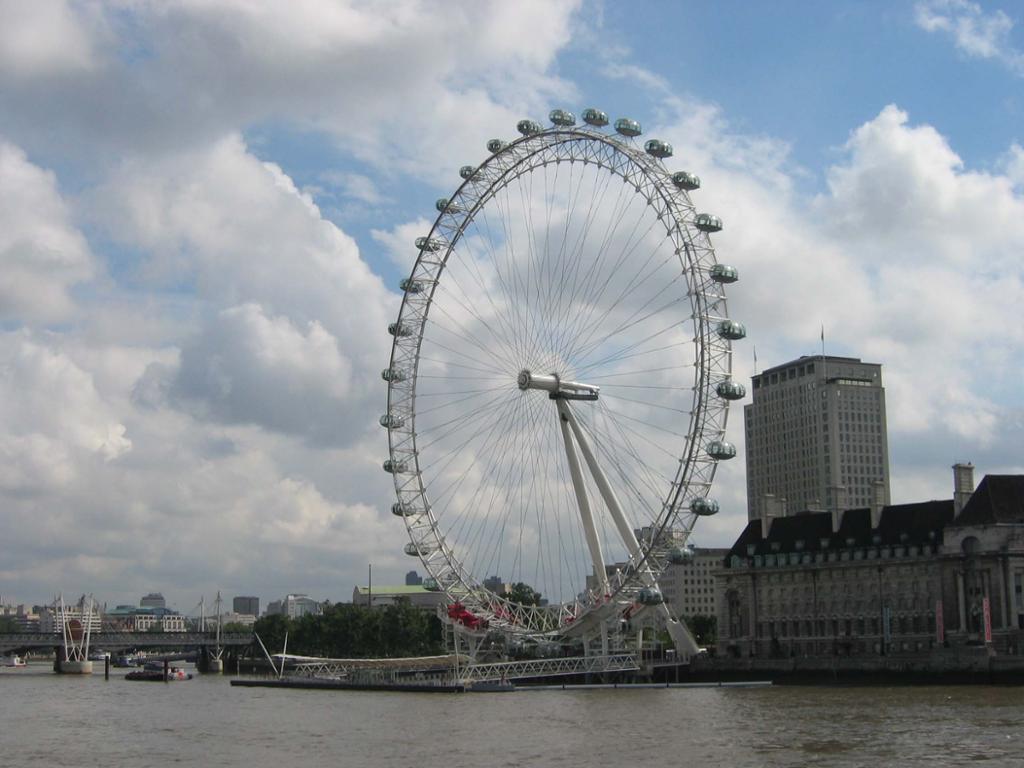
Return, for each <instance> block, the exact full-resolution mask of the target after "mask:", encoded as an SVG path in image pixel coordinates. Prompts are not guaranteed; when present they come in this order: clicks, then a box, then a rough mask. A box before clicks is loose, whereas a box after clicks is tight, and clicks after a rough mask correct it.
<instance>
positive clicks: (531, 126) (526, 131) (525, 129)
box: [516, 120, 544, 136]
mask: <svg viewBox="0 0 1024 768" xmlns="http://www.w3.org/2000/svg"><path fill="white" fill-rule="evenodd" d="M516 130H517V131H519V132H520V133H521V134H523V136H529V135H531V134H534V133H540V132H541V131H543V130H544V129H543V128H542V127H541V125H540V123H538V122H536V121H535V120H520V121H519V122H518V123H516Z"/></svg>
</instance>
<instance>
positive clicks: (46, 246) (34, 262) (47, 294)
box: [0, 140, 95, 323]
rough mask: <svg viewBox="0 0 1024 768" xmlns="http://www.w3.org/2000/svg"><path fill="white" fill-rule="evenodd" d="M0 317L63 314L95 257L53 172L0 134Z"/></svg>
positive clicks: (47, 318) (55, 317)
mask: <svg viewBox="0 0 1024 768" xmlns="http://www.w3.org/2000/svg"><path fill="white" fill-rule="evenodd" d="M0 265H2V268H3V274H4V279H3V281H2V282H0V319H8V320H10V319H16V318H17V319H22V320H26V321H31V322H42V323H48V322H54V321H59V320H63V319H65V318H67V317H68V315H69V314H70V313H71V312H72V310H73V304H74V301H73V299H72V297H71V295H70V294H69V291H70V289H71V288H72V287H73V286H74V285H76V284H77V283H80V282H83V281H85V280H87V279H88V278H90V277H92V275H93V273H94V269H95V267H94V264H93V257H92V254H91V253H90V250H89V246H88V244H87V243H86V241H85V238H84V237H82V235H81V233H80V232H79V231H78V230H77V229H76V228H75V226H74V225H73V223H72V222H71V216H70V212H69V211H68V208H67V205H66V204H65V202H64V200H63V199H62V198H61V195H60V190H59V189H58V188H57V179H56V177H55V176H54V175H53V174H52V173H50V172H47V171H45V170H43V169H41V168H39V167H37V166H35V165H33V164H32V163H31V162H30V161H29V160H28V158H27V157H26V156H25V153H24V152H22V151H21V150H20V149H19V148H18V147H15V146H13V145H11V144H8V143H6V142H4V141H2V140H0Z"/></svg>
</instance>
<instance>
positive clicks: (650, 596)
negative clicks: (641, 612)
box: [637, 587, 665, 605]
mask: <svg viewBox="0 0 1024 768" xmlns="http://www.w3.org/2000/svg"><path fill="white" fill-rule="evenodd" d="M637 602H639V603H643V604H644V605H661V604H662V603H664V602H665V598H664V596H663V595H662V594H661V590H660V589H658V588H657V587H644V588H643V589H641V590H640V594H639V595H637Z"/></svg>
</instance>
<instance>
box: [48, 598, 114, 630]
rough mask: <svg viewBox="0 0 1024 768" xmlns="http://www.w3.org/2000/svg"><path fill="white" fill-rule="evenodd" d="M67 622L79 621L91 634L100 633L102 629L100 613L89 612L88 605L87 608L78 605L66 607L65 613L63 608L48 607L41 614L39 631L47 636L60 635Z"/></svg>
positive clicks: (96, 611)
mask: <svg viewBox="0 0 1024 768" xmlns="http://www.w3.org/2000/svg"><path fill="white" fill-rule="evenodd" d="M65 621H79V622H81V624H82V627H83V628H88V630H89V631H90V632H99V631H100V629H101V627H102V620H101V618H100V612H99V611H98V610H96V609H95V608H93V609H92V610H89V606H88V604H86V606H85V608H84V609H83V608H82V607H80V606H78V605H65V606H64V608H63V612H62V611H61V607H60V606H59V605H58V606H56V607H53V606H48V607H46V608H43V609H42V611H41V612H40V613H39V631H40V632H44V633H47V634H60V633H61V632H62V631H63V630H62V629H61V627H62V625H63V623H64V622H65Z"/></svg>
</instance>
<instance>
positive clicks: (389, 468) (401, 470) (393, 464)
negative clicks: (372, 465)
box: [384, 459, 409, 475]
mask: <svg viewBox="0 0 1024 768" xmlns="http://www.w3.org/2000/svg"><path fill="white" fill-rule="evenodd" d="M384 471H385V472H389V473H391V474H392V475H402V474H405V473H406V472H408V471H409V465H408V464H406V463H405V462H404V461H401V460H399V459H388V460H387V461H385V462H384Z"/></svg>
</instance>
